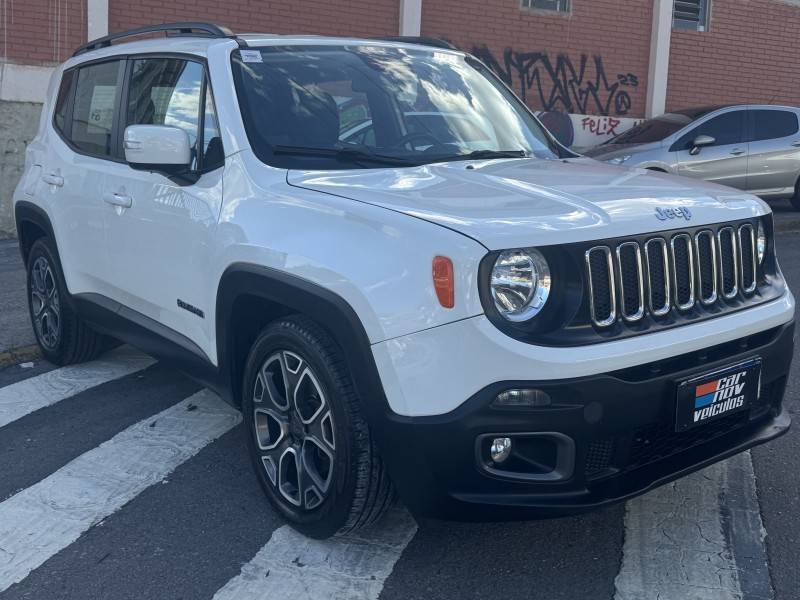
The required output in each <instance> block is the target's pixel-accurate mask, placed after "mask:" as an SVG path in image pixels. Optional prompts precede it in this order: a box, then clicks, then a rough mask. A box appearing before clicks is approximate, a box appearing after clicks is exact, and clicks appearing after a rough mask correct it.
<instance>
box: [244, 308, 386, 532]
mask: <svg viewBox="0 0 800 600" xmlns="http://www.w3.org/2000/svg"><path fill="white" fill-rule="evenodd" d="M242 414H243V417H244V421H245V426H246V427H245V430H246V432H247V444H248V448H249V450H250V457H251V460H252V463H253V468H254V469H255V472H256V476H257V477H258V480H259V483H260V484H261V487H262V488H263V490H264V492H265V494H266V495H267V497H268V498H269V500H270V502H271V504H272V505H273V506H274V507H275V509H276V510H277V511H278V512H279V513H280V514H281V515H282V516H283V517H284V518H285V519H286V520H287V521H288V522H289V523H290V524H291V525H292V526H293V527H294V528H295V529H297V530H298V531H300V532H301V533H304V534H305V535H308V536H310V537H314V538H320V539H321V538H328V537H331V536H333V535H339V534H344V533H347V532H349V531H352V530H354V529H358V528H360V527H363V526H365V525H369V524H370V523H373V522H374V521H376V520H377V519H378V518H380V516H381V515H382V514H383V513H384V512H385V511H386V509H387V508H388V507H389V506H391V504H392V502H393V500H394V491H393V487H392V485H391V482H390V480H389V477H388V474H387V473H386V471H385V469H384V466H383V461H381V459H380V456H379V455H378V450H377V448H376V446H375V443H374V441H373V439H372V434H371V432H370V429H369V426H368V424H367V422H366V420H365V419H364V417H363V416H362V414H361V400H360V399H359V398H358V396H357V395H356V392H355V388H354V385H353V382H352V380H351V377H350V372H349V370H348V368H347V363H346V361H345V359H344V355H343V353H342V351H341V349H340V348H339V347H338V345H337V344H336V343H335V342H334V341H333V340H332V339H331V337H330V335H329V334H328V333H327V332H326V331H325V330H324V329H323V328H322V327H320V325H318V324H317V323H316V322H314V321H312V320H311V319H309V318H307V317H304V316H300V315H296V316H292V317H287V318H285V319H281V320H280V321H277V322H274V323H272V324H270V325H268V326H267V327H266V328H265V329H264V330H263V331H262V332H261V334H260V335H259V336H258V338H257V339H256V341H255V342H254V344H253V347H252V348H251V349H250V354H249V356H248V358H247V364H246V365H245V373H244V381H243V385H242Z"/></svg>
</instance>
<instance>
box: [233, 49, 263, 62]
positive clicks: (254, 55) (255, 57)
mask: <svg viewBox="0 0 800 600" xmlns="http://www.w3.org/2000/svg"><path fill="white" fill-rule="evenodd" d="M239 52H240V53H241V54H242V61H243V62H246V63H260V62H264V61H263V60H262V59H261V52H260V51H258V50H239Z"/></svg>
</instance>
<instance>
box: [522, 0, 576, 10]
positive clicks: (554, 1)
mask: <svg viewBox="0 0 800 600" xmlns="http://www.w3.org/2000/svg"><path fill="white" fill-rule="evenodd" d="M520 6H521V7H522V8H534V9H537V10H552V11H554V12H569V8H570V0H520Z"/></svg>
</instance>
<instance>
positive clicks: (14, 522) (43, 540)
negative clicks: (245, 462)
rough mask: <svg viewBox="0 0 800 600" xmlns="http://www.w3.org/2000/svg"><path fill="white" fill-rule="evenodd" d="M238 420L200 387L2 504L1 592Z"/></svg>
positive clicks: (0, 535) (0, 522)
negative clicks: (185, 397)
mask: <svg viewBox="0 0 800 600" xmlns="http://www.w3.org/2000/svg"><path fill="white" fill-rule="evenodd" d="M240 420H241V416H240V414H239V412H238V411H236V410H234V409H233V408H231V407H230V406H228V405H227V404H225V403H224V402H223V401H222V400H220V399H219V397H218V396H216V395H215V394H213V393H212V392H209V391H205V390H204V391H201V392H198V393H197V394H194V395H193V396H191V397H189V398H187V399H186V400H184V401H182V402H179V403H178V404H176V405H174V406H172V407H170V408H168V409H167V410H164V411H162V412H161V413H158V414H157V415H154V416H152V417H150V418H148V419H145V420H143V421H140V422H139V423H136V424H135V425H133V426H131V427H129V428H128V429H126V430H124V431H122V432H121V433H119V434H117V435H116V436H114V437H113V438H111V439H110V440H108V441H107V442H105V443H103V444H101V445H100V446H98V447H97V448H95V449H93V450H90V451H89V452H86V453H85V454H82V455H81V456H79V457H78V458H76V459H75V460H73V461H72V462H70V463H68V464H67V465H65V466H64V467H62V468H61V469H59V470H58V471H56V472H55V473H53V474H52V475H50V476H49V477H47V478H46V479H44V480H42V481H41V482H39V483H37V484H36V485H33V486H31V487H29V488H27V489H25V490H23V491H21V492H19V493H18V494H16V495H14V496H12V497H11V498H9V499H8V500H6V501H5V502H2V503H0V592H1V591H3V590H5V589H6V588H8V587H9V586H11V585H12V584H14V583H16V582H18V581H21V580H22V579H24V578H25V577H26V576H27V575H28V573H30V572H31V571H32V570H33V569H35V568H37V567H38V566H39V565H41V564H42V563H44V562H45V561H46V560H47V559H48V558H50V557H51V556H53V555H54V554H55V553H57V552H59V551H60V550H62V549H63V548H65V547H67V546H68V545H69V544H71V543H72V542H74V541H75V540H77V539H78V537H79V536H80V535H81V534H82V533H83V532H84V531H86V530H87V529H89V528H90V527H92V526H93V525H95V524H97V523H99V522H100V521H101V520H103V519H104V518H106V517H107V516H109V515H111V514H112V513H113V512H115V511H116V510H118V509H119V508H121V507H122V506H123V505H125V504H126V503H127V502H129V501H130V500H132V499H133V498H134V497H136V496H137V495H138V494H139V493H141V492H142V491H143V490H144V489H146V488H147V487H149V486H151V485H152V484H154V483H157V482H159V481H161V480H162V479H163V478H164V477H166V476H167V475H168V474H169V473H170V472H172V471H173V470H174V469H175V468H176V467H177V466H178V465H180V464H181V463H183V462H184V461H186V460H187V459H188V458H190V457H192V456H194V455H195V454H196V453H197V452H199V451H200V449H202V448H203V447H204V446H205V445H206V444H208V443H209V442H211V441H213V440H214V439H216V438H218V437H219V436H221V435H222V434H224V433H225V432H226V431H228V430H229V429H231V428H232V427H234V426H235V425H236V424H237V423H238V422H239V421H240Z"/></svg>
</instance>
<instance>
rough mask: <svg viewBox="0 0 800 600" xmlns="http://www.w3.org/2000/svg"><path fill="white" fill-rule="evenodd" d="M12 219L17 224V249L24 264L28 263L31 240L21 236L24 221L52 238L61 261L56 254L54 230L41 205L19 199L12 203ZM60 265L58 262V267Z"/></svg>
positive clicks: (56, 245)
mask: <svg viewBox="0 0 800 600" xmlns="http://www.w3.org/2000/svg"><path fill="white" fill-rule="evenodd" d="M14 221H15V222H16V226H17V234H18V235H19V242H20V244H19V250H20V253H21V254H22V260H23V262H24V263H25V264H26V265H27V264H28V256H27V252H28V250H30V247H31V246H32V245H33V242H30V243H28V240H26V239H24V237H23V231H24V227H23V224H24V223H31V224H33V225H35V226H36V227H38V228H39V229H41V230H42V231H44V233H45V235H46V236H47V237H49V238H50V239H51V240H52V242H53V244H54V246H55V250H56V258H57V259H58V261H59V263H60V262H61V257H60V256H59V255H58V243H57V241H56V236H55V231H54V230H53V224H52V223H51V221H50V217H49V216H48V214H47V213H46V212H45V210H44V209H43V208H42V207H40V206H37V205H36V204H33V203H32V202H27V201H25V200H21V201H19V202H17V203H16V204H15V205H14ZM60 266H61V265H60V264H59V267H60Z"/></svg>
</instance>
